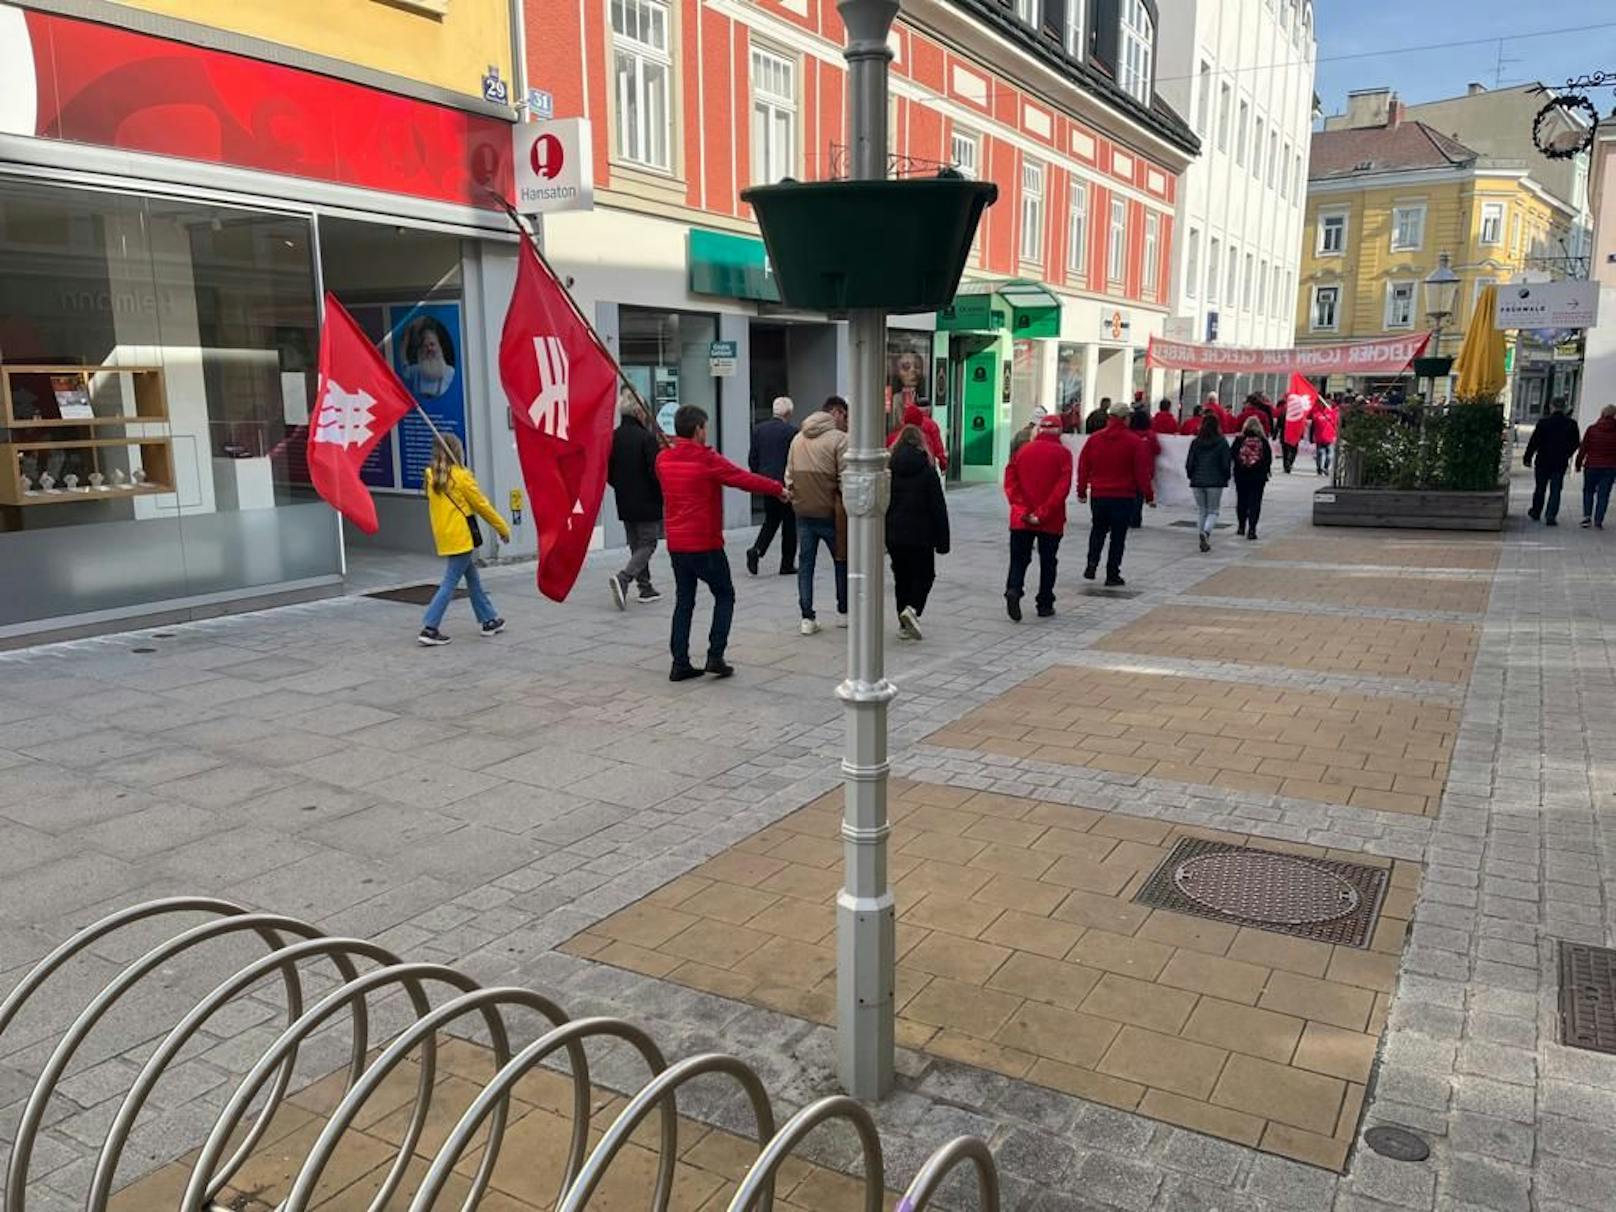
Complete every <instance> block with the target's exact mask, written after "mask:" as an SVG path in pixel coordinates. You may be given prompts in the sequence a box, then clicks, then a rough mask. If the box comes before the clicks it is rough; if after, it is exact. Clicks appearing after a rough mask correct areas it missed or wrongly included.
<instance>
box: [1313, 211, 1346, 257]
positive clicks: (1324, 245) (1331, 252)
mask: <svg viewBox="0 0 1616 1212" xmlns="http://www.w3.org/2000/svg"><path fill="white" fill-rule="evenodd" d="M1314 251H1315V252H1316V253H1317V254H1318V255H1319V256H1321V257H1339V256H1341V255H1342V254H1343V253H1345V252H1346V251H1347V216H1346V215H1345V214H1342V213H1339V212H1337V213H1334V214H1321V215H1320V216H1319V237H1318V241H1317V243H1316V244H1315V245H1314Z"/></svg>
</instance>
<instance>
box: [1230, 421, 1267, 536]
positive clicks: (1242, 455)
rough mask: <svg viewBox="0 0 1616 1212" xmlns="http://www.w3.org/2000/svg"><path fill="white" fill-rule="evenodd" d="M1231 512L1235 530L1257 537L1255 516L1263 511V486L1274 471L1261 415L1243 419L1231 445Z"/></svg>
mask: <svg viewBox="0 0 1616 1212" xmlns="http://www.w3.org/2000/svg"><path fill="white" fill-rule="evenodd" d="M1233 468H1234V516H1235V519H1236V520H1237V521H1238V522H1239V523H1240V527H1239V529H1238V530H1236V531H1235V533H1236V534H1241V535H1244V536H1245V537H1246V538H1248V539H1250V540H1252V541H1253V542H1255V541H1256V539H1257V519H1258V517H1260V516H1261V515H1262V499H1263V490H1264V489H1265V488H1267V486H1268V477H1269V476H1270V475H1272V474H1273V468H1274V448H1273V447H1272V446H1270V445H1269V444H1268V432H1267V430H1266V429H1265V428H1264V426H1263V422H1262V418H1260V417H1251V418H1249V419H1248V420H1247V421H1246V424H1245V426H1244V428H1242V429H1241V431H1240V436H1239V437H1238V438H1236V439H1235V445H1234V458H1233Z"/></svg>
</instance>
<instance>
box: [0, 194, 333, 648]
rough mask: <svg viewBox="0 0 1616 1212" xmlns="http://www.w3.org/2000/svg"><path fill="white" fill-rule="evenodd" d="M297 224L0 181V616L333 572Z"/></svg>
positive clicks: (20, 617) (236, 589)
mask: <svg viewBox="0 0 1616 1212" xmlns="http://www.w3.org/2000/svg"><path fill="white" fill-rule="evenodd" d="M312 240H313V233H312V230H311V224H310V222H309V221H308V220H307V219H305V218H301V217H296V216H290V215H283V214H275V213H269V212H263V211H252V210H245V209H236V208H231V207H224V206H216V205H209V204H203V203H196V202H188V201H175V200H168V199H162V198H156V197H143V196H140V195H138V194H133V193H129V192H100V191H94V190H82V189H70V188H65V187H58V186H48V185H38V184H33V183H26V182H20V181H17V182H13V181H0V261H3V264H4V266H5V272H4V273H3V274H0V558H3V560H4V566H5V569H6V575H5V576H4V577H3V578H0V629H5V628H11V627H20V626H22V625H27V624H35V623H38V622H39V621H41V620H45V619H53V618H61V617H63V616H74V615H80V616H82V615H88V614H95V613H97V612H112V613H114V614H115V613H117V612H122V611H129V610H131V609H134V608H139V607H151V606H153V605H159V604H162V603H168V602H179V601H183V600H185V599H193V600H194V599H197V598H199V597H202V598H206V597H207V596H208V595H215V596H217V597H228V596H231V595H239V594H241V593H242V592H243V591H248V590H251V589H253V588H254V587H258V586H277V585H278V586H285V585H288V584H295V583H298V582H304V583H307V582H310V581H317V580H329V579H333V578H335V577H336V576H338V575H339V574H340V569H341V559H342V557H341V551H340V543H339V538H338V529H337V525H336V522H335V520H334V519H333V516H332V514H331V511H330V510H329V508H328V507H327V506H326V505H324V504H323V503H322V502H320V501H319V500H318V498H317V497H316V496H315V495H314V494H313V492H312V491H311V490H310V489H308V488H307V487H306V486H305V485H302V484H299V483H295V482H293V479H292V478H291V476H290V475H289V474H288V471H287V459H286V457H285V456H286V452H287V449H288V447H289V446H290V445H292V444H295V443H296V442H297V441H299V440H300V439H301V436H302V433H301V428H302V426H303V424H304V422H306V419H307V416H308V410H309V407H310V405H311V403H312V401H313V395H314V390H315V386H316V365H315V361H316V351H317V350H318V347H319V337H318V318H317V310H316V286H315V281H316V277H315V267H314V253H313V247H312Z"/></svg>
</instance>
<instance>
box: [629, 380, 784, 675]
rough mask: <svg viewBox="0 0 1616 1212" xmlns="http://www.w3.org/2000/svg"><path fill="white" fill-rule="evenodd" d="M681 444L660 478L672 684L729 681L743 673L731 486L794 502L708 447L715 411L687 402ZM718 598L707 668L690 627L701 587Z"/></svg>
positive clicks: (668, 453) (679, 426)
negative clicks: (727, 538)
mask: <svg viewBox="0 0 1616 1212" xmlns="http://www.w3.org/2000/svg"><path fill="white" fill-rule="evenodd" d="M673 432H674V435H675V437H676V438H677V440H676V441H675V442H674V444H673V445H672V446H670V447H668V449H666V450H664V451H663V452H662V453H661V454H659V455H657V461H656V472H657V480H658V481H659V482H660V483H661V485H662V508H663V522H662V525H663V530H664V531H665V533H666V535H667V541H668V557H669V559H671V560H672V562H673V584H674V602H673V635H672V638H671V639H670V641H669V645H668V646H669V649H670V650H671V651H672V653H673V671H672V672H671V673H669V674H668V680H669V681H670V682H683V681H687V680H689V679H690V678H699V677H700V676H701V675H702V674H704V673H710V674H712V675H713V676H714V677H720V678H727V677H729V676H730V675H731V674H732V673H734V672H735V669H734V667H733V666H731V665H728V664H726V663H725V661H724V649H725V648H726V647H728V646H729V625H730V621H731V620H732V619H733V618H734V617H735V582H734V581H733V580H732V579H731V577H730V573H729V558H728V557H727V556H725V554H724V487H725V485H728V486H729V487H730V488H738V489H740V490H741V491H742V492H753V493H757V494H758V495H759V496H770V497H778V498H780V500H782V501H785V500H789V497H788V496H787V495H786V487H785V485H784V484H782V483H780V481H779V480H771V479H769V477H768V476H760V475H753V474H752V473H751V472H750V471H746V470H744V469H742V468H740V467H737V466H736V465H735V464H734V463H731V462H730V461H729V460H728V459H726V458H725V457H724V456H723V455H721V454H719V453H718V452H717V451H716V450H714V449H713V448H712V447H710V446H708V445H707V414H706V413H705V412H703V411H702V410H701V409H699V408H697V407H696V406H695V405H694V404H686V405H685V406H684V407H683V408H681V409H679V411H678V412H676V413H674V414H673ZM698 581H700V582H702V583H704V584H705V585H706V586H707V588H708V589H710V590H712V593H713V625H712V628H711V629H710V630H709V631H708V633H707V663H706V665H704V666H703V667H702V668H700V669H697V668H696V667H695V666H694V665H692V664H691V663H690V623H691V620H692V619H693V618H694V617H695V614H696V582H698Z"/></svg>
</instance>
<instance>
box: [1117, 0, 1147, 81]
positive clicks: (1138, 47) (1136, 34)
mask: <svg viewBox="0 0 1616 1212" xmlns="http://www.w3.org/2000/svg"><path fill="white" fill-rule="evenodd" d="M1118 25H1119V30H1118V38H1119V46H1118V52H1119V53H1118V55H1117V59H1118V61H1119V63H1120V65H1121V71H1120V72H1119V73H1118V77H1117V82H1118V83H1119V84H1121V85H1122V91H1123V92H1125V93H1127V94H1128V95H1129V96H1130V97H1132V98H1133V99H1134V100H1135V101H1138V102H1139V103H1140V104H1141V105H1149V104H1150V85H1151V61H1152V59H1153V58H1154V56H1155V49H1156V31H1155V29H1154V28H1153V22H1152V21H1151V18H1150V10H1149V9H1148V8H1146V7H1145V5H1144V0H1122V5H1121V15H1120V16H1119V17H1118Z"/></svg>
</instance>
